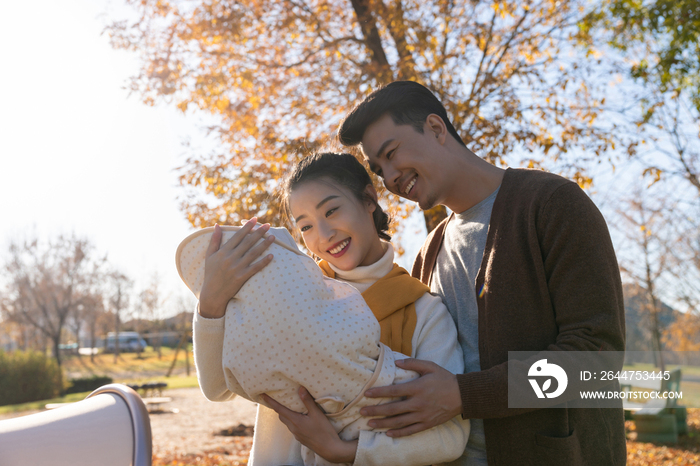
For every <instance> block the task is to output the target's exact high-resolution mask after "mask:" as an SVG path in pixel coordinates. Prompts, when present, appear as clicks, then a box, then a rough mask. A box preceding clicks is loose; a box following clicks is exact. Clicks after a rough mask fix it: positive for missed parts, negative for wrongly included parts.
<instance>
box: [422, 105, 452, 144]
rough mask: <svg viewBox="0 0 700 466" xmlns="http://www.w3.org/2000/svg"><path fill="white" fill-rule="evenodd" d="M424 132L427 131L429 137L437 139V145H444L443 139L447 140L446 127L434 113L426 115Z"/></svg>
mask: <svg viewBox="0 0 700 466" xmlns="http://www.w3.org/2000/svg"><path fill="white" fill-rule="evenodd" d="M424 131H427V132H428V134H429V135H430V136H432V137H434V138H435V139H437V141H438V143H440V144H445V139H446V138H447V126H446V125H445V122H444V121H443V119H442V118H440V117H439V116H438V115H436V114H434V113H431V114H430V115H428V117H427V118H426V119H425V128H424Z"/></svg>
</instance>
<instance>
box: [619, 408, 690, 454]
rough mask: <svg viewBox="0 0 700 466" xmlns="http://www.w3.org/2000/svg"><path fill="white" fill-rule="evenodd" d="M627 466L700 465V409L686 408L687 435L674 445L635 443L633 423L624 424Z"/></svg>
mask: <svg viewBox="0 0 700 466" xmlns="http://www.w3.org/2000/svg"><path fill="white" fill-rule="evenodd" d="M625 432H626V434H627V466H676V465H693V464H697V465H700V408H688V435H681V436H679V438H678V443H676V444H661V443H658V444H657V443H648V442H637V441H636V438H637V432H636V431H635V426H634V421H627V422H625Z"/></svg>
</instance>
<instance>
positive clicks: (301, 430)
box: [262, 387, 357, 463]
mask: <svg viewBox="0 0 700 466" xmlns="http://www.w3.org/2000/svg"><path fill="white" fill-rule="evenodd" d="M262 397H263V399H264V400H265V402H266V403H267V404H268V406H270V408H272V409H274V410H275V412H276V413H277V414H279V417H280V421H282V423H284V425H286V426H287V428H288V429H289V431H290V432H291V433H292V435H294V438H296V439H297V441H298V442H299V443H301V444H302V445H304V446H305V447H307V448H308V449H310V450H311V451H313V452H314V453H316V454H317V455H319V456H320V457H322V458H323V459H325V460H326V461H330V462H331V463H352V462H354V461H355V452H356V451H357V440H352V441H345V440H342V439H341V438H340V437H339V436H338V433H337V432H336V431H335V429H334V428H333V425H332V424H331V422H330V421H329V420H328V418H327V417H326V415H325V414H324V413H323V410H321V408H319V407H318V405H317V404H316V403H315V402H314V399H313V397H312V396H311V394H310V393H309V392H308V390H306V389H305V388H304V387H300V388H299V398H301V401H302V403H304V406H305V407H306V409H307V411H308V414H301V413H297V412H295V411H292V410H291V409H288V408H286V407H284V406H282V405H281V404H279V403H278V402H276V401H275V400H273V399H272V398H270V397H269V396H267V395H265V394H263V395H262Z"/></svg>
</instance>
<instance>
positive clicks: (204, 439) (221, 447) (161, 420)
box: [151, 388, 257, 455]
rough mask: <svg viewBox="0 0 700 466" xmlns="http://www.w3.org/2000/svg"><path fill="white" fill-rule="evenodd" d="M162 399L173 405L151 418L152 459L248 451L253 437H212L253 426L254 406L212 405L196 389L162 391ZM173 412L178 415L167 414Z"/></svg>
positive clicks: (239, 402)
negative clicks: (170, 400)
mask: <svg viewBox="0 0 700 466" xmlns="http://www.w3.org/2000/svg"><path fill="white" fill-rule="evenodd" d="M163 395H164V396H169V397H171V398H172V399H173V401H172V402H171V403H167V404H165V405H164V406H163V412H162V413H152V414H151V430H152V432H153V453H154V455H173V454H176V455H189V454H195V455H196V454H201V453H204V452H211V451H218V452H222V453H224V452H234V451H239V450H241V447H244V448H245V447H246V446H247V448H250V444H251V443H252V437H245V438H240V437H226V436H220V435H215V434H216V433H218V432H220V431H222V430H225V429H228V428H230V427H235V426H238V425H239V424H244V425H246V426H252V425H253V424H254V423H255V411H256V409H257V408H256V404H254V403H252V402H250V401H248V400H246V399H243V398H240V397H236V398H234V399H233V400H232V401H227V402H223V403H214V402H211V401H209V400H207V399H206V398H204V395H202V392H201V391H200V390H199V388H179V389H172V390H165V392H164V393H163ZM173 408H174V409H176V410H177V413H174V412H172V411H170V410H172V409H173Z"/></svg>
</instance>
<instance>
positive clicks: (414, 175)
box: [362, 114, 443, 210]
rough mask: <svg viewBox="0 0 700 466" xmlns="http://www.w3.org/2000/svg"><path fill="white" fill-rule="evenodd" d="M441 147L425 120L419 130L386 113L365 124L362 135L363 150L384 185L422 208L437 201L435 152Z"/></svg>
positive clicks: (436, 160)
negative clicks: (420, 131) (399, 122)
mask: <svg viewBox="0 0 700 466" xmlns="http://www.w3.org/2000/svg"><path fill="white" fill-rule="evenodd" d="M429 118H430V117H429ZM442 149H443V146H442V145H441V144H440V143H439V138H438V137H436V134H435V132H434V131H433V130H432V129H431V128H430V127H429V125H428V124H426V125H425V126H424V128H423V133H422V134H421V133H419V132H418V131H416V130H415V128H414V127H413V126H411V125H398V126H397V125H396V124H395V123H394V121H393V120H392V119H391V115H389V114H386V115H384V116H382V117H381V118H380V119H379V120H377V121H376V122H374V123H372V124H371V125H370V126H368V127H367V129H366V130H365V134H364V136H363V137H362V152H363V153H364V155H365V158H366V159H367V161H368V163H369V166H370V169H371V170H372V171H373V172H374V173H376V174H377V175H379V176H380V177H381V178H382V179H383V181H384V186H386V188H387V189H388V190H389V191H391V192H392V193H394V194H397V195H399V196H401V197H403V198H406V199H409V200H411V201H414V202H417V203H418V205H419V206H420V207H421V209H423V210H426V209H430V208H432V207H435V205H437V203H438V202H439V201H440V199H439V195H438V188H439V186H440V179H441V174H440V168H441V167H440V166H439V159H440V158H439V157H435V155H436V154H437V153H438V152H439V151H441V150H442Z"/></svg>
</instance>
